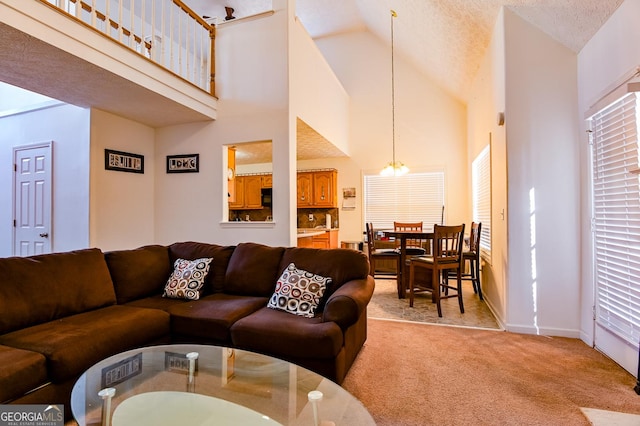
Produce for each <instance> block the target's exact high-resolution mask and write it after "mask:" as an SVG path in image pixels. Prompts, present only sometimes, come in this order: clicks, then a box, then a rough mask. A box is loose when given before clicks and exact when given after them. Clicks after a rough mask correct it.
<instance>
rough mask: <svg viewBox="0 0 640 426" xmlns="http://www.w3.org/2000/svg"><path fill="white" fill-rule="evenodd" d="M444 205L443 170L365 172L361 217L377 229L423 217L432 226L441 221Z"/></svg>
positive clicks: (425, 227)
mask: <svg viewBox="0 0 640 426" xmlns="http://www.w3.org/2000/svg"><path fill="white" fill-rule="evenodd" d="M443 206H444V172H430V173H410V174H406V175H403V176H380V175H365V176H364V219H365V222H371V223H373V227H374V228H376V229H393V222H394V221H396V222H420V221H422V223H423V229H425V230H431V229H432V227H433V224H435V223H438V224H439V223H440V222H441V220H442V219H441V218H442V209H443Z"/></svg>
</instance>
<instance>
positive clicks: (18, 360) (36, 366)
mask: <svg viewBox="0 0 640 426" xmlns="http://www.w3.org/2000/svg"><path fill="white" fill-rule="evenodd" d="M47 381H48V379H47V360H46V358H45V357H44V355H42V354H39V353H36V352H31V351H25V350H23V349H16V348H10V347H8V346H0V403H3V402H6V401H9V400H10V399H13V398H18V397H20V396H22V395H24V394H25V393H27V392H28V391H30V390H33V389H35V388H36V387H38V386H41V385H43V384H45V383H46V382H47Z"/></svg>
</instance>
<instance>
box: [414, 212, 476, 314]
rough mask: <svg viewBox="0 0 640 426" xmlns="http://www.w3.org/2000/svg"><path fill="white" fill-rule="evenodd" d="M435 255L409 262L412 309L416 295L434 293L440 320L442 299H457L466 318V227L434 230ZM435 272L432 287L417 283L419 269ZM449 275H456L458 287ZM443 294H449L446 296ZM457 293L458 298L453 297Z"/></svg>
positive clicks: (435, 226) (418, 257) (434, 228)
mask: <svg viewBox="0 0 640 426" xmlns="http://www.w3.org/2000/svg"><path fill="white" fill-rule="evenodd" d="M433 234H434V235H433V253H432V255H431V256H414V257H412V258H411V259H410V260H409V306H410V307H413V298H414V294H415V293H417V292H419V291H431V292H432V299H433V301H434V302H435V303H436V305H437V308H438V316H439V317H442V307H441V304H440V299H446V298H449V297H457V298H458V304H459V305H460V313H463V314H464V303H463V301H462V266H463V263H462V243H463V240H464V223H463V224H462V225H457V226H441V225H434V227H433ZM420 268H424V269H427V270H429V271H431V285H432V287H431V288H430V289H429V288H425V287H424V286H421V285H420V283H419V282H418V281H417V280H416V279H415V277H416V276H417V269H420ZM449 271H455V274H456V285H455V286H452V285H449V281H448V274H449ZM443 290H444V291H445V294H444V295H443V294H442V293H443ZM449 290H455V294H449Z"/></svg>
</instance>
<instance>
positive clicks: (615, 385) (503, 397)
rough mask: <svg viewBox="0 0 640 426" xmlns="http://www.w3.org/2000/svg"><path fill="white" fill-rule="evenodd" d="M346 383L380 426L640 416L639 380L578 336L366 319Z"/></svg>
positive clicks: (575, 422)
mask: <svg viewBox="0 0 640 426" xmlns="http://www.w3.org/2000/svg"><path fill="white" fill-rule="evenodd" d="M368 325H369V332H368V339H367V342H366V344H365V346H364V347H363V349H362V351H361V352H360V354H359V355H358V358H357V359H356V361H355V363H354V364H353V366H352V368H351V370H350V371H349V373H348V374H347V377H346V379H345V381H344V383H343V387H344V388H345V389H347V390H348V391H349V392H351V393H352V394H353V395H354V396H356V397H357V398H359V399H360V400H361V401H362V402H363V404H364V405H365V406H366V407H367V408H368V409H369V411H370V413H371V415H372V416H373V417H374V419H375V420H376V422H377V424H378V425H380V426H385V425H389V426H391V425H392V426H403V425H416V426H418V425H419V426H425V425H441V426H446V425H456V426H458V425H474V426H479V425H491V426H494V425H544V426H548V425H584V426H588V425H589V424H591V423H590V422H589V421H588V420H587V418H586V417H585V415H583V413H582V411H581V408H582V407H589V408H592V409H598V410H606V411H615V412H623V413H630V414H640V396H638V395H636V393H635V392H634V390H633V386H634V384H635V378H634V377H633V376H632V375H630V374H629V373H628V372H626V371H625V370H624V369H623V368H621V367H620V366H619V365H617V364H616V363H614V362H613V361H612V360H610V359H609V358H607V357H606V356H604V355H602V354H601V353H600V352H598V351H596V350H594V349H592V348H590V347H589V346H587V345H585V344H584V343H583V342H582V341H580V340H578V339H567V338H557V337H545V336H535V335H525V334H516V333H509V332H505V331H498V330H496V331H494V330H487V329H473V328H468V327H451V326H441V325H431V324H421V323H411V322H398V321H388V320H375V319H370V320H369V324H368Z"/></svg>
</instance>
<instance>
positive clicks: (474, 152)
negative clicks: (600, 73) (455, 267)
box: [467, 12, 509, 326]
mask: <svg viewBox="0 0 640 426" xmlns="http://www.w3.org/2000/svg"><path fill="white" fill-rule="evenodd" d="M504 45H505V41H504V25H503V13H502V12H500V15H499V17H498V19H497V21H496V24H495V26H494V30H493V34H492V38H491V42H490V44H489V47H488V49H487V53H486V55H485V57H484V59H483V61H482V64H481V66H480V69H479V70H478V73H477V75H476V77H475V79H474V82H473V86H472V89H471V92H470V95H469V103H468V105H467V110H468V147H467V153H468V156H467V167H468V168H469V169H471V164H472V162H473V160H474V159H475V158H476V157H477V156H478V154H479V153H480V152H481V151H482V150H483V149H484V148H485V147H486V146H487V144H490V145H491V169H492V170H491V191H492V192H491V199H492V203H491V212H492V213H491V216H492V220H491V260H490V261H484V260H483V265H482V270H481V283H482V292H483V295H484V299H485V301H486V302H487V304H488V305H489V307H490V308H491V310H492V311H493V313H494V314H495V316H496V319H497V320H498V322H499V323H500V324H502V325H503V326H504V324H505V323H506V315H507V287H506V283H507V277H506V273H507V265H508V251H507V214H506V207H507V191H506V188H507V186H508V185H507V154H506V140H505V139H506V132H505V127H504V126H499V125H498V121H497V116H498V113H499V112H503V111H504V110H505V93H504V91H505V76H504V74H505V55H504ZM506 126H509V123H508V122H507V123H506ZM468 180H469V188H471V176H470V174H469V176H468ZM469 197H470V195H469ZM472 208H473V206H472V205H471V203H470V204H469V212H468V214H469V216H472V210H471V209H472ZM503 212H505V214H504V215H503V214H501V213H503Z"/></svg>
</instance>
